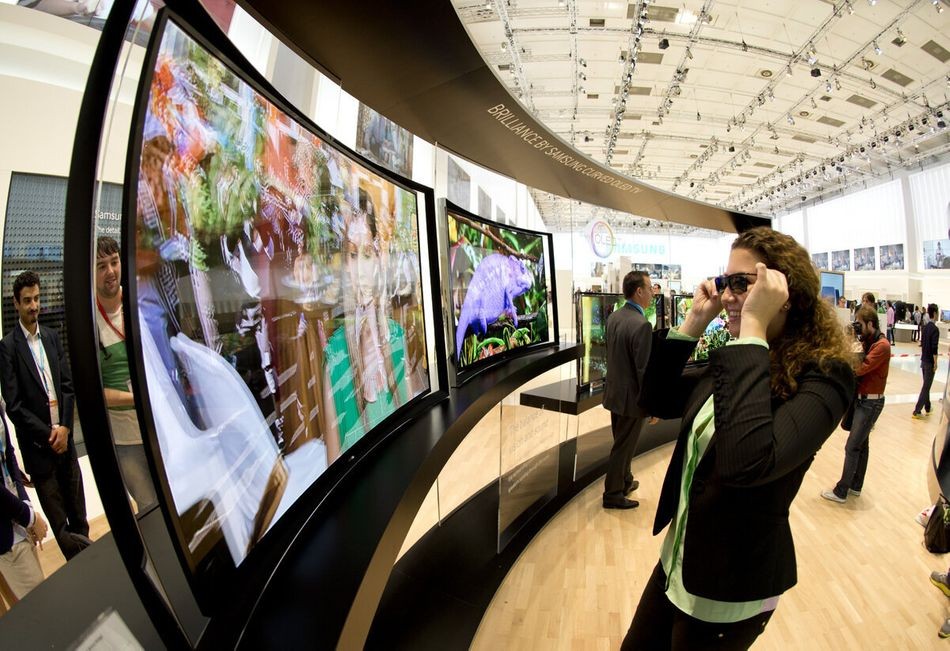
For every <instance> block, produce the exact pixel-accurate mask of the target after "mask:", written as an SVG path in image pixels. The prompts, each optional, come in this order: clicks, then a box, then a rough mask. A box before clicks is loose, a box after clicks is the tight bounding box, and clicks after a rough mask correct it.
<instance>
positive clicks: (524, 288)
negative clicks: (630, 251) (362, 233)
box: [443, 201, 558, 382]
mask: <svg viewBox="0 0 950 651" xmlns="http://www.w3.org/2000/svg"><path fill="white" fill-rule="evenodd" d="M443 213H444V221H445V223H446V238H447V243H446V251H447V252H448V274H449V275H448V282H447V285H448V291H449V301H448V302H449V307H450V311H451V315H452V319H451V324H452V332H453V333H454V336H453V337H452V340H453V342H454V349H453V350H454V354H453V357H452V358H453V360H454V361H455V364H456V370H457V379H458V380H459V381H460V382H464V381H465V380H466V379H468V378H470V377H471V376H472V375H473V374H475V373H477V372H478V371H479V370H482V369H484V368H487V367H488V366H491V365H493V364H495V363H497V362H499V361H501V360H503V359H507V358H509V357H511V356H513V355H520V354H523V353H525V352H527V351H530V350H534V349H536V348H539V347H543V346H550V345H555V344H556V343H557V338H558V329H557V316H556V315H557V306H556V298H555V293H556V292H555V288H554V273H553V269H554V247H553V241H552V237H551V234H550V233H541V232H538V231H533V230H529V229H526V228H521V227H517V226H508V225H503V224H499V223H497V222H494V221H491V220H488V219H485V218H483V217H479V216H478V215H475V214H473V213H471V212H469V211H467V210H464V209H462V208H460V207H459V206H457V205H455V204H453V203H452V202H450V201H444V202H443Z"/></svg>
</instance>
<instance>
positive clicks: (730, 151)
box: [729, 145, 736, 154]
mask: <svg viewBox="0 0 950 651" xmlns="http://www.w3.org/2000/svg"><path fill="white" fill-rule="evenodd" d="M735 150H736V148H735V147H733V146H732V145H729V153H730V154H731V153H732V152H734V151H735Z"/></svg>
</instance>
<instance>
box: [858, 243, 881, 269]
mask: <svg viewBox="0 0 950 651" xmlns="http://www.w3.org/2000/svg"><path fill="white" fill-rule="evenodd" d="M876 268H877V259H876V258H875V256H874V247H873V246H866V247H863V248H860V249H855V250H854V270H855V271H874V270H875V269H876Z"/></svg>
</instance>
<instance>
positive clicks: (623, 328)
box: [603, 271, 653, 509]
mask: <svg viewBox="0 0 950 651" xmlns="http://www.w3.org/2000/svg"><path fill="white" fill-rule="evenodd" d="M623 295H624V298H626V299H627V302H626V303H625V304H624V306H623V307H622V308H620V309H618V310H616V311H614V312H613V313H612V314H611V315H610V317H608V319H607V379H606V381H605V385H604V403H603V404H604V408H606V409H609V410H610V427H611V430H612V433H613V437H614V444H613V447H612V448H611V449H610V459H609V460H608V461H607V476H606V478H605V479H604V500H603V503H604V508H605V509H633V508H636V507H637V506H639V505H640V503H639V502H638V501H636V500H632V499H629V498H628V497H627V495H629V494H630V493H632V492H633V491H634V490H636V488H637V486H638V485H639V482H638V481H636V480H635V479H634V478H633V474H632V473H631V472H630V461H631V460H632V459H633V453H634V452H635V451H636V449H637V440H638V439H639V438H640V431H641V430H642V428H643V420H644V418H645V417H646V414H645V413H644V412H643V410H642V409H641V408H640V407H639V406H638V405H637V402H638V401H639V400H640V389H641V387H642V384H643V374H644V372H646V369H647V362H648V361H649V360H650V346H651V345H652V343H653V328H652V327H651V326H650V323H649V321H647V320H646V316H645V315H644V309H645V308H646V307H647V306H649V305H650V304H651V303H652V302H653V293H652V291H651V288H650V276H649V274H648V273H647V272H645V271H631V272H630V273H628V274H627V275H626V276H624V279H623Z"/></svg>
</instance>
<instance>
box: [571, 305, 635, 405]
mask: <svg viewBox="0 0 950 651" xmlns="http://www.w3.org/2000/svg"><path fill="white" fill-rule="evenodd" d="M584 296H594V297H604V296H617V297H619V298H621V299H622V298H623V294H620V293H618V292H594V291H577V292H574V298H575V301H574V332H575V333H576V334H575V340H576V343H578V344H583V343H584V341H583V339H582V338H581V298H583V297H584ZM608 316H609V315H608ZM604 325H605V326H606V325H607V324H606V321H605V322H604ZM583 364H584V355H583V354H582V355H581V356H580V357H578V358H577V388H578V390H581V391H583V390H586V389H590V388H592V387H593V388H594V389H598V388H600V387H601V386H603V384H604V380H605V379H606V377H603V378H600V379H598V380H597V381H590V382H581V377H582V373H581V368H582V367H583Z"/></svg>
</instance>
